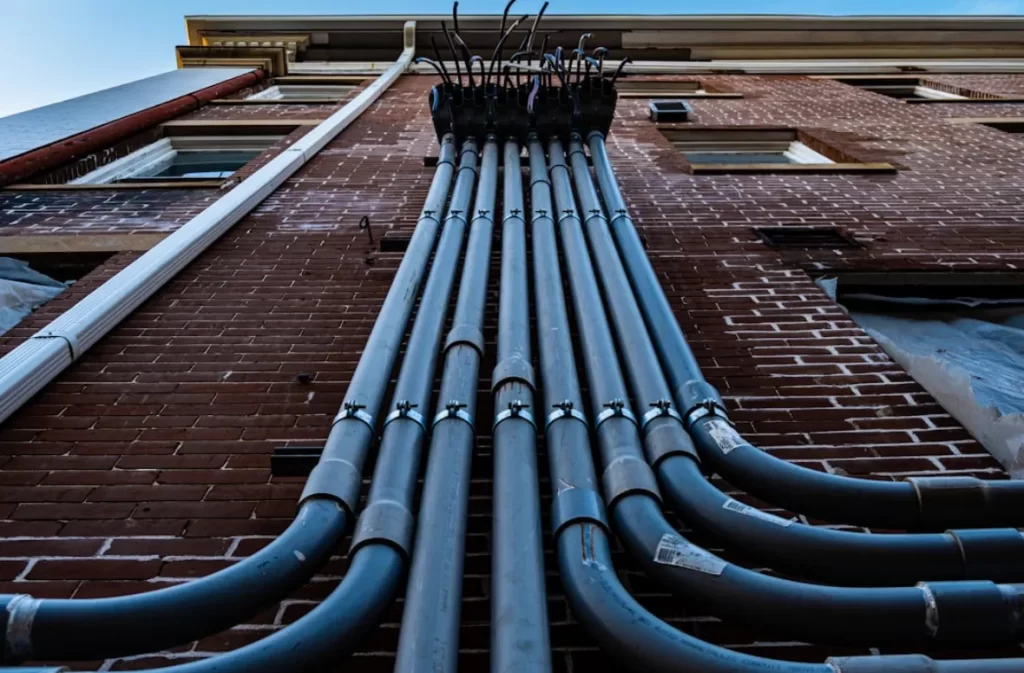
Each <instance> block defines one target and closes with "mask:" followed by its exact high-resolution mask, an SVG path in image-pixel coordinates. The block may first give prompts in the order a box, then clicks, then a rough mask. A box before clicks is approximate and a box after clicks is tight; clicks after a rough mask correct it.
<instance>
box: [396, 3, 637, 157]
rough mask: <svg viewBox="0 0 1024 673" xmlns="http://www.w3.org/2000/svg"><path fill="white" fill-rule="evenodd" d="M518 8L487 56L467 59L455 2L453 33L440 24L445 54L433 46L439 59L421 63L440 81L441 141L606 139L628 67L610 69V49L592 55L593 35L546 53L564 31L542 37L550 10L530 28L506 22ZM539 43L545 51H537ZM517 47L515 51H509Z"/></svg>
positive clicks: (437, 117) (434, 94)
mask: <svg viewBox="0 0 1024 673" xmlns="http://www.w3.org/2000/svg"><path fill="white" fill-rule="evenodd" d="M513 3H514V0H512V1H511V2H509V3H508V4H507V5H506V6H505V13H504V14H503V15H502V17H501V24H500V26H499V28H498V32H497V36H496V37H497V46H496V47H495V48H494V50H493V52H491V53H490V54H483V55H480V54H470V52H469V48H468V46H467V45H466V42H465V40H463V39H462V36H461V35H460V34H459V19H458V14H457V8H458V3H457V2H456V3H455V7H453V9H452V29H451V31H449V30H448V27H447V25H446V24H445V23H444V22H443V21H442V22H441V28H442V30H443V31H444V43H446V44H447V47H448V49H447V53H442V49H441V48H439V46H438V44H437V41H435V40H433V39H432V40H431V44H432V46H433V48H434V55H435V57H436V58H433V59H431V58H426V57H420V58H417V59H416V62H417V63H426V64H428V65H430V66H432V67H433V68H434V70H436V71H437V74H438V75H439V76H440V77H441V83H440V84H438V85H436V86H435V87H434V88H433V89H431V90H430V94H429V98H428V104H429V106H430V114H431V117H432V119H433V123H434V131H435V132H436V133H437V137H438V139H440V138H442V137H443V136H444V135H445V134H447V133H452V134H454V136H455V140H456V142H457V143H462V142H463V141H465V140H466V139H467V138H471V137H472V138H476V139H478V140H483V139H484V138H485V137H487V135H488V134H494V135H497V136H498V137H499V138H509V139H516V140H518V141H519V142H520V144H525V143H526V142H527V139H528V137H529V135H530V134H531V133H537V134H539V135H540V136H541V137H542V138H560V139H561V140H562V141H563V142H568V141H569V138H570V136H571V135H572V134H573V133H579V134H580V135H583V136H586V135H587V134H588V133H590V132H591V131H599V132H600V133H601V134H603V135H606V136H607V134H608V131H609V129H610V128H611V125H612V118H613V117H614V116H615V103H616V101H617V100H618V92H617V91H616V89H615V81H616V79H618V77H619V76H620V75H621V74H622V71H623V69H624V67H625V66H626V64H627V63H628V62H629V59H623V60H622V61H620V62H618V63H617V64H614V65H610V66H609V67H608V68H605V57H606V56H607V55H608V49H607V48H605V47H602V46H598V47H596V48H594V49H591V50H590V51H587V49H586V42H587V40H588V39H589V38H590V37H591V34H590V33H583V34H582V35H580V36H579V40H578V42H577V43H576V48H575V49H572V48H564V47H563V46H558V47H555V48H553V49H551V50H550V51H549V50H548V49H547V45H548V39H549V38H550V37H551V36H552V35H555V34H557V33H558V32H561V31H556V32H555V33H544V32H543V31H538V27H539V25H540V23H541V19H542V17H543V16H544V11H545V10H546V9H547V6H548V3H547V2H545V3H544V5H543V6H542V7H541V10H540V12H539V13H538V14H537V16H536V17H535V18H534V20H533V22H532V24H530V23H529V22H527V19H528V18H529V17H528V16H526V15H524V16H523V17H521V18H519V19H518V20H516V21H512V22H511V23H509V22H508V18H509V16H508V12H509V9H510V8H511V7H512V4H513ZM506 26H507V30H506ZM541 35H543V38H541ZM535 38H537V39H536V41H537V43H538V44H539V45H540V46H539V48H536V49H535V48H534V40H535ZM516 43H518V44H519V46H518V48H514V47H512V45H514V44H516ZM506 47H507V48H506ZM506 53H510V55H509V56H508V58H506V57H505V54H506ZM446 64H447V65H446Z"/></svg>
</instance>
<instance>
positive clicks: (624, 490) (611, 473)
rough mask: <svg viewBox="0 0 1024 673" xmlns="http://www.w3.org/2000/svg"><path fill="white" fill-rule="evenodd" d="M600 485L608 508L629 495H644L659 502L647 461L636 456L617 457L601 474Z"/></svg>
mask: <svg viewBox="0 0 1024 673" xmlns="http://www.w3.org/2000/svg"><path fill="white" fill-rule="evenodd" d="M601 484H602V486H603V487H604V494H605V499H606V501H607V503H608V506H609V507H611V506H612V504H613V503H614V502H615V501H616V500H618V499H619V498H621V497H622V496H624V495H629V494H631V493H644V494H646V495H649V496H650V497H652V498H654V499H655V500H657V501H658V502H659V503H660V502H661V492H660V491H658V480H657V479H656V478H655V477H654V471H653V470H651V466H650V465H648V464H647V461H645V460H643V459H642V458H639V457H637V456H619V457H618V458H616V459H615V460H613V461H612V462H611V463H609V464H608V467H606V468H605V469H604V472H602V473H601Z"/></svg>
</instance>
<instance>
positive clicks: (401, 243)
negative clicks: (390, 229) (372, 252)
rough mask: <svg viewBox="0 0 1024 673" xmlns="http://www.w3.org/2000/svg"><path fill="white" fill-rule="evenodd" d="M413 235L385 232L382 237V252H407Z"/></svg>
mask: <svg viewBox="0 0 1024 673" xmlns="http://www.w3.org/2000/svg"><path fill="white" fill-rule="evenodd" d="M411 240H412V236H409V235H407V234H385V235H383V236H381V239H380V251H381V252H405V251H406V250H407V249H408V248H409V241H411Z"/></svg>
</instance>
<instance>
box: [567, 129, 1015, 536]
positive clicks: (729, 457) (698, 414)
mask: <svg viewBox="0 0 1024 673" xmlns="http://www.w3.org/2000/svg"><path fill="white" fill-rule="evenodd" d="M587 142H588V143H589V145H590V152H591V156H592V157H593V160H594V169H595V173H596V175H597V180H598V183H599V184H600V186H601V192H602V194H603V195H604V199H605V202H606V204H607V206H608V211H609V213H611V214H612V217H611V223H610V224H611V228H612V232H613V234H614V236H615V241H616V243H617V244H618V249H619V254H620V255H621V256H622V260H623V263H624V265H625V267H626V271H627V273H628V274H629V279H630V282H631V285H632V287H633V292H634V293H635V294H636V297H637V301H638V302H639V304H640V308H641V310H642V311H643V315H644V319H645V321H646V324H647V328H648V329H649V330H650V331H651V335H652V337H653V338H654V343H655V346H656V347H657V349H658V355H659V357H660V359H661V364H662V366H663V367H664V368H665V375H666V376H667V378H668V379H669V385H670V387H671V389H672V391H673V394H674V397H675V400H676V402H677V403H678V405H679V408H680V411H681V412H682V415H683V417H684V419H685V420H686V423H687V424H688V426H689V431H690V433H691V435H692V436H693V438H694V442H695V443H696V445H697V448H698V449H699V451H700V455H701V457H702V458H703V459H704V460H705V461H707V463H708V466H709V467H710V468H711V469H713V470H714V471H715V472H717V473H719V474H721V475H722V476H723V477H724V478H725V479H726V480H727V481H728V482H729V483H730V484H732V485H733V486H736V487H738V488H741V489H743V490H744V491H747V492H748V493H752V494H754V495H756V496H757V497H759V498H761V499H763V500H765V501H767V502H771V503H774V504H776V505H780V506H782V507H785V508H786V509H789V510H792V511H795V512H800V513H803V514H807V515H809V516H812V517H816V518H820V519H825V520H828V521H837V522H843V523H852V524H857V525H861V526H874V527H879V528H888V529H924V530H940V531H941V530H945V529H947V528H979V527H989V526H1013V527H1019V526H1024V482H1021V481H1009V480H1004V481H985V480H981V479H976V478H973V477H912V478H908V479H906V480H904V481H902V482H886V481H870V480H867V479H856V478H851V477H843V476H839V475H834V474H827V473H824V472H817V471H815V470H809V469H807V468H803V467H800V466H798V465H795V464H793V463H790V462H787V461H784V460H780V459H778V458H775V457H773V456H771V455H769V454H767V453H765V452H763V451H759V450H758V449H756V448H754V447H753V446H752V445H751V444H750V443H749V442H747V441H745V440H744V439H743V438H742V437H740V436H739V434H738V433H737V432H736V430H735V428H734V427H733V426H732V424H731V423H730V422H729V420H728V417H727V416H726V413H725V408H724V404H723V403H722V398H721V396H720V395H719V393H718V391H717V390H715V389H714V387H712V386H711V385H710V384H709V383H708V382H707V381H706V380H705V379H704V375H703V374H702V373H701V370H700V367H699V365H698V364H697V361H696V359H695V358H694V356H693V352H692V351H691V350H690V347H689V345H688V344H687V343H686V338H685V336H684V335H683V332H682V330H681V329H680V327H679V324H678V323H677V322H676V319H675V315H674V314H673V312H672V306H671V304H670V303H669V301H668V299H667V297H666V296H665V293H664V291H663V290H662V288H661V285H660V283H659V282H658V277H657V275H656V274H655V272H654V268H653V267H652V266H651V262H650V260H649V259H648V258H647V254H646V252H645V251H644V248H643V244H642V243H641V241H640V237H639V235H638V234H637V232H636V228H635V227H634V225H633V221H632V220H631V219H630V217H629V212H628V210H627V208H626V204H625V201H624V200H623V198H622V194H621V192H620V191H619V187H618V184H617V183H616V180H615V174H614V172H613V171H612V168H611V164H610V162H609V161H608V154H607V151H606V149H605V142H604V137H603V136H602V135H601V134H600V133H597V132H592V133H590V134H589V135H588V138H587Z"/></svg>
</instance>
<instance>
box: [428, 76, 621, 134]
mask: <svg viewBox="0 0 1024 673" xmlns="http://www.w3.org/2000/svg"><path fill="white" fill-rule="evenodd" d="M541 77H542V76H541V75H537V76H535V77H534V78H533V83H531V84H520V85H518V86H517V85H515V84H512V85H511V86H498V85H495V84H490V85H487V87H486V88H485V87H484V86H476V87H470V86H460V85H458V84H451V85H449V84H446V83H442V84H438V85H437V86H435V87H434V88H433V89H431V90H430V99H429V100H430V114H431V117H432V119H433V122H434V131H435V132H436V133H437V137H438V138H439V139H440V138H441V137H442V136H443V135H444V134H446V133H454V134H455V140H456V142H457V143H461V142H462V141H464V140H465V139H466V138H469V137H475V138H484V137H486V135H487V134H488V133H494V134H496V135H497V136H498V137H499V138H516V139H518V140H519V142H520V143H523V144H525V143H526V141H527V136H528V135H529V134H530V133H532V132H536V133H538V134H539V135H540V136H541V137H543V138H550V137H558V138H560V139H561V140H562V141H563V142H565V143H568V142H569V135H570V134H571V133H573V132H576V133H580V134H581V135H584V136H585V135H586V134H587V133H589V132H590V131H600V132H601V133H602V134H604V135H607V134H608V130H609V128H610V127H611V124H612V118H613V117H614V116H615V103H616V101H617V100H618V94H617V92H616V90H615V84H614V83H613V82H612V81H611V80H609V79H607V78H603V77H588V78H586V79H583V80H581V81H579V82H575V83H567V84H566V85H565V86H562V85H560V84H555V85H551V86H548V85H541V84H540V83H539V81H540V79H541Z"/></svg>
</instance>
